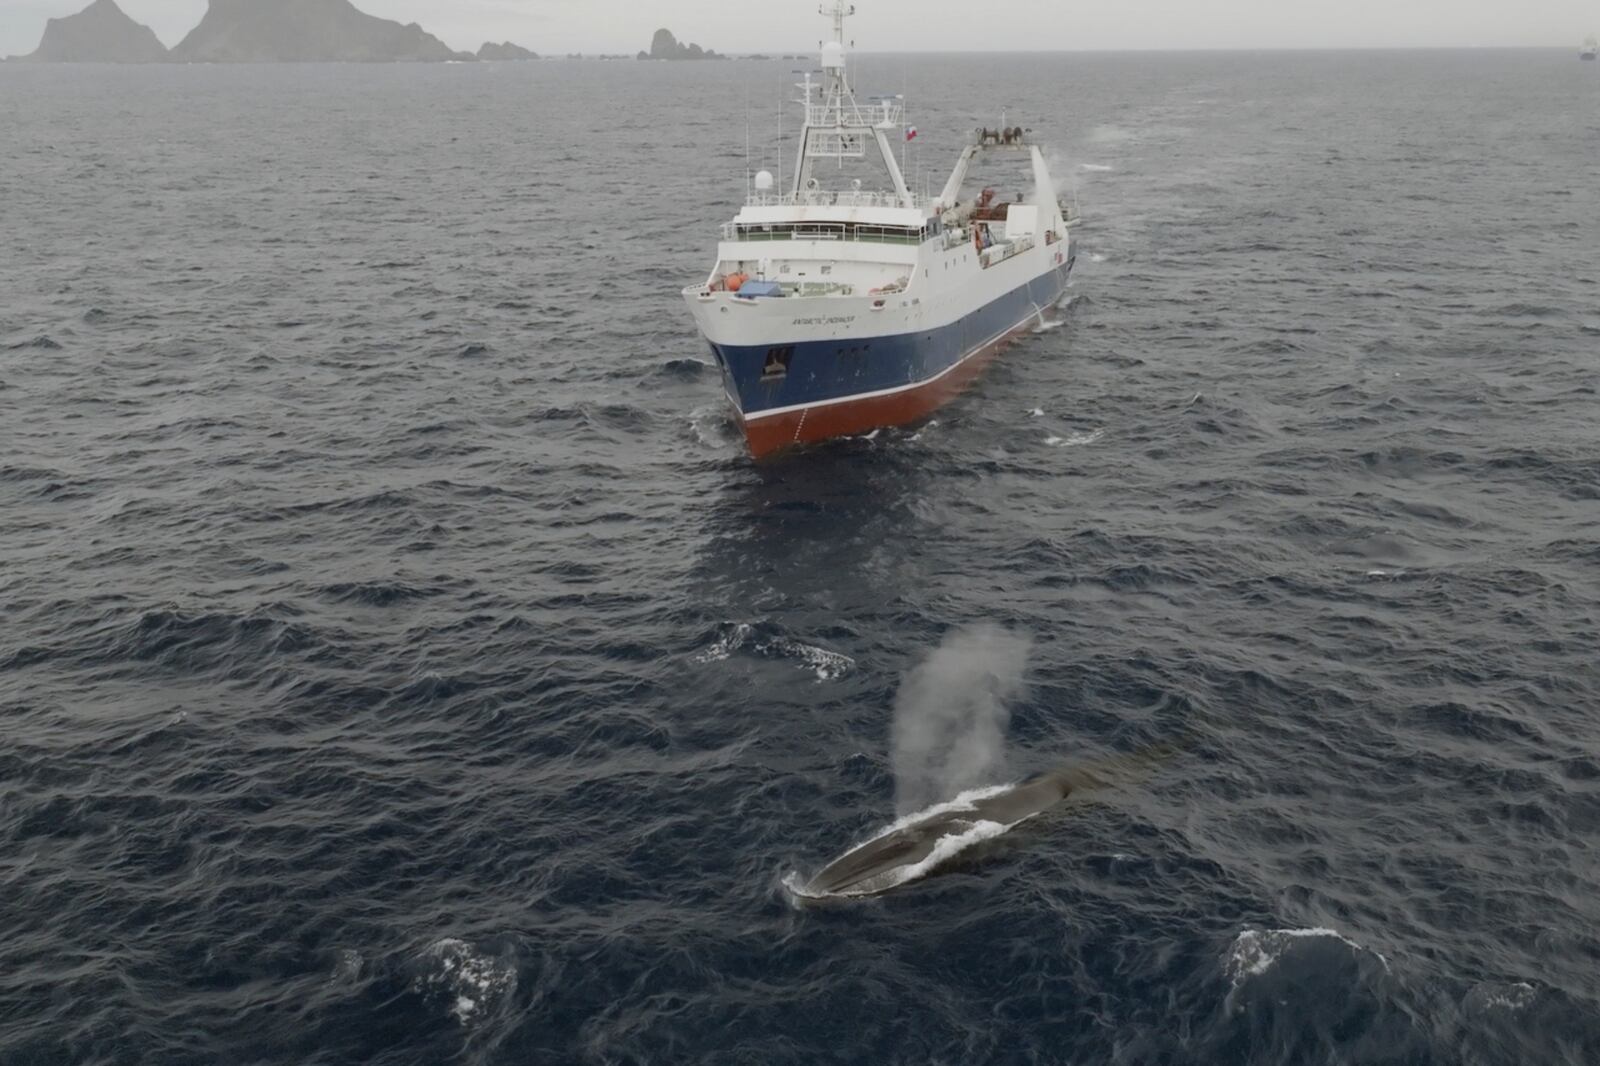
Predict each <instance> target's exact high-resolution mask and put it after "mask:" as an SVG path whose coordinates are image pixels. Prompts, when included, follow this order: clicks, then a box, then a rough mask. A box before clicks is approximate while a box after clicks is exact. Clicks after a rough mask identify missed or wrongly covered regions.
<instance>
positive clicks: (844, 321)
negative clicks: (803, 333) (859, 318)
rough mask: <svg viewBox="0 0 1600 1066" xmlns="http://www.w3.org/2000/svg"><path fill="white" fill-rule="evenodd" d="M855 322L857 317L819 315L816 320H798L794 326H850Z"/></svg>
mask: <svg viewBox="0 0 1600 1066" xmlns="http://www.w3.org/2000/svg"><path fill="white" fill-rule="evenodd" d="M855 320H856V316H855V315H833V316H832V317H827V318H825V317H822V316H820V315H819V316H817V317H814V318H797V319H795V320H794V324H795V325H797V326H848V325H849V324H850V323H852V322H854V321H855Z"/></svg>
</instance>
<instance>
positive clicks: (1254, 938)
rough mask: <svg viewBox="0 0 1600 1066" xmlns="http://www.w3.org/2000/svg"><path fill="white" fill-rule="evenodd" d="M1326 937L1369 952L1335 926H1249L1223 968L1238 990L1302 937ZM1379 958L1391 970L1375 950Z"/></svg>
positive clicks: (1232, 948)
mask: <svg viewBox="0 0 1600 1066" xmlns="http://www.w3.org/2000/svg"><path fill="white" fill-rule="evenodd" d="M1319 937H1327V938H1331V939H1334V940H1337V941H1339V942H1340V943H1343V944H1346V945H1348V946H1349V947H1350V948H1352V949H1353V950H1355V951H1367V949H1366V948H1364V947H1362V946H1361V945H1360V944H1357V943H1356V942H1355V941H1354V940H1351V939H1350V938H1349V937H1347V936H1345V935H1344V934H1343V933H1340V932H1339V931H1337V930H1335V929H1266V930H1262V929H1246V930H1244V931H1243V932H1241V933H1240V934H1239V935H1238V936H1236V937H1234V939H1233V945H1232V947H1230V948H1229V950H1228V955H1227V957H1226V958H1225V959H1224V960H1223V969H1224V970H1225V971H1226V973H1227V975H1228V977H1229V979H1230V980H1231V981H1232V983H1233V988H1234V989H1238V987H1239V985H1240V983H1241V982H1243V981H1244V980H1245V979H1246V978H1250V977H1260V976H1261V975H1262V974H1264V973H1266V972H1267V971H1269V970H1271V969H1272V968H1273V966H1275V965H1277V963H1278V960H1279V959H1281V958H1282V957H1283V953H1284V952H1285V951H1288V950H1289V949H1290V948H1291V947H1292V946H1293V945H1294V944H1296V943H1297V942H1299V941H1301V940H1306V939H1312V938H1319ZM1372 955H1373V956H1374V957H1376V958H1377V960H1378V961H1379V962H1381V963H1383V968H1384V969H1385V970H1387V969H1389V960H1388V959H1386V958H1384V957H1383V956H1382V955H1380V954H1378V953H1377V952H1375V951H1374V952H1372Z"/></svg>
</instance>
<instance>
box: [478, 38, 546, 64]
mask: <svg viewBox="0 0 1600 1066" xmlns="http://www.w3.org/2000/svg"><path fill="white" fill-rule="evenodd" d="M478 58H479V59H487V60H511V59H538V58H539V53H538V52H530V51H528V49H526V48H523V47H522V46H521V45H517V44H512V43H511V42H510V41H503V42H501V43H500V44H495V43H494V42H493V41H485V42H484V45H483V47H482V48H480V49H478Z"/></svg>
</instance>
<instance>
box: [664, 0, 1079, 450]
mask: <svg viewBox="0 0 1600 1066" xmlns="http://www.w3.org/2000/svg"><path fill="white" fill-rule="evenodd" d="M854 10H855V9H854V7H852V6H847V5H846V4H845V3H844V2H843V0H835V2H834V3H833V5H832V7H831V8H824V9H823V10H822V13H823V14H825V15H828V16H830V17H831V18H832V21H833V30H834V35H833V40H831V41H829V42H828V43H826V44H825V45H824V46H823V48H822V55H821V68H822V69H821V75H820V80H816V79H815V78H814V77H813V75H811V74H807V75H806V76H805V80H804V82H803V83H802V84H801V85H800V86H799V88H800V89H801V92H802V96H801V99H800V101H799V102H800V104H801V105H802V106H803V108H804V112H805V122H804V125H803V126H802V128H801V131H800V134H799V144H798V147H797V152H796V163H795V167H794V170H793V173H792V178H791V180H790V182H789V184H788V186H787V187H786V188H783V189H779V188H777V187H776V182H775V181H774V180H773V178H772V175H770V174H768V173H766V172H762V173H761V174H759V175H757V176H756V179H755V181H754V184H753V188H752V190H751V192H750V194H749V196H748V200H747V202H746V204H745V206H744V208H743V209H742V210H741V211H739V213H738V214H737V215H736V216H735V217H734V219H733V220H732V221H731V222H729V223H727V224H726V225H724V226H723V228H722V239H721V241H720V242H719V244H718V246H717V261H716V264H715V266H713V268H712V269H711V271H710V273H709V275H708V276H707V278H706V280H705V281H704V282H703V283H701V284H699V285H695V286H692V287H690V288H688V289H686V290H684V297H685V299H686V301H687V303H688V305H689V308H690V310H691V312H692V313H693V315H694V317H695V321H696V324H697V325H698V326H699V328H700V331H701V332H702V333H703V334H704V335H705V337H706V339H707V340H708V341H709V342H710V343H711V346H712V348H713V350H714V351H715V352H716V354H717V358H718V362H719V364H720V365H721V366H722V369H723V371H724V381H725V384H726V386H727V390H728V393H729V397H730V399H731V400H732V401H733V403H734V404H735V406H736V408H737V409H738V411H739V413H740V415H741V417H742V419H743V421H744V422H745V424H746V428H747V429H749V428H750V427H751V426H752V424H753V423H754V422H757V421H759V420H762V419H773V418H778V417H780V416H783V415H793V414H794V413H795V412H796V411H803V410H806V409H810V408H820V407H822V406H827V405H840V404H848V403H851V402H852V401H855V400H859V399H862V398H863V397H864V396H865V398H869V399H870V398H874V397H877V396H880V395H882V394H884V393H885V391H886V390H889V391H893V390H913V389H917V388H922V387H924V386H927V385H928V384H929V383H930V381H931V380H932V379H933V377H934V376H935V375H948V374H950V373H952V372H954V371H955V370H956V368H957V366H958V364H960V363H961V362H963V361H965V360H966V359H967V358H969V357H971V356H973V355H976V354H980V352H981V350H982V349H983V347H984V346H985V345H988V344H990V343H992V342H993V341H995V340H997V339H999V338H1000V337H1002V336H1004V335H1009V334H1010V333H1011V332H1014V331H1015V330H1016V329H1018V328H1020V327H1022V326H1024V325H1027V324H1029V323H1030V322H1031V321H1032V320H1033V319H1034V318H1036V317H1039V318H1042V316H1043V315H1044V312H1045V309H1046V306H1047V305H1048V304H1053V303H1054V302H1056V301H1057V300H1058V299H1059V298H1060V295H1061V289H1062V288H1063V287H1064V285H1065V275H1066V272H1067V270H1068V269H1070V265H1071V254H1070V242H1069V227H1070V226H1071V225H1072V223H1073V222H1074V221H1075V219H1074V218H1073V217H1072V216H1073V212H1071V211H1070V210H1069V209H1068V208H1067V207H1066V205H1065V204H1063V203H1062V202H1061V201H1060V199H1059V198H1058V195H1057V193H1056V188H1055V184H1054V181H1053V179H1052V177H1051V174H1050V171H1049V167H1048V165H1047V163H1046V161H1045V157H1044V153H1043V152H1042V151H1041V150H1040V149H1039V147H1038V146H1036V145H1034V144H1032V143H1031V141H1030V138H1029V137H1028V135H1027V132H1026V131H1025V130H1023V129H1021V128H1020V127H1017V128H1007V129H1001V130H987V129H985V130H979V131H975V133H974V135H973V137H972V138H971V142H970V143H969V145H968V146H967V147H966V148H965V150H964V151H963V152H962V153H961V156H960V158H959V159H958V160H957V163H956V166H955V169H954V172H953V173H952V174H951V175H950V178H949V181H948V182H947V183H946V184H945V186H944V188H943V190H942V191H941V192H940V193H939V194H938V195H937V196H918V195H917V194H916V193H914V192H913V191H912V190H911V189H910V188H909V187H908V186H907V183H906V178H905V175H904V173H903V172H902V169H901V166H900V163H899V161H898V160H897V159H896V156H895V149H896V147H898V146H899V145H901V144H904V143H905V142H906V140H907V139H908V138H910V137H914V136H916V133H915V131H914V130H913V129H910V128H908V127H907V126H906V125H905V115H904V102H903V100H901V99H899V98H897V97H889V98H884V99H879V100H874V101H870V102H868V103H861V102H860V101H859V100H858V99H857V97H856V95H855V92H854V90H853V88H852V86H851V84H850V79H849V76H848V73H847V70H846V47H845V36H844V23H845V19H846V18H847V17H848V16H849V15H851V14H853V13H854ZM979 160H985V161H994V160H1000V161H1002V162H1003V161H1010V162H1011V163H1012V164H1014V167H1013V169H1014V170H1016V171H1020V174H1018V175H1017V177H1019V178H1020V179H1021V181H1019V184H1021V185H1023V186H1024V189H1025V191H1023V192H1020V193H1014V194H1012V195H1011V196H1010V197H997V196H996V194H995V193H994V192H993V191H992V190H984V191H983V192H982V193H976V194H973V195H970V196H969V195H968V194H966V193H965V192H964V187H965V185H966V182H967V178H968V174H969V170H970V168H972V166H973V165H974V163H976V162H978V161H979ZM869 162H876V164H877V167H876V168H875V169H876V174H877V179H876V180H877V181H878V182H879V183H880V184H879V186H878V187H877V188H868V187H866V184H865V182H864V181H863V178H862V176H860V174H859V171H860V170H861V169H862V168H863V167H864V166H865V165H866V164H867V163H869ZM852 171H855V172H856V173H854V174H853V175H852V173H851V172H852ZM830 179H832V184H830ZM1050 279H1059V284H1057V283H1056V282H1055V281H1054V280H1050ZM1041 281H1045V282H1047V283H1044V284H1041ZM997 316H998V317H997ZM974 330H976V331H977V332H978V333H981V334H982V335H981V336H976V337H975V336H973V335H972V333H973V331H974ZM952 331H955V332H954V333H952ZM957 334H959V336H956V335H957ZM917 338H925V341H926V343H925V344H920V342H919V344H920V347H923V348H926V350H925V351H909V352H908V344H909V343H910V342H912V341H915V340H916V339H917ZM953 342H955V343H956V344H957V347H959V348H960V350H959V351H953V350H950V349H951V344H952V343H953ZM874 345H876V348H875V349H874V347H873V346H874ZM830 346H831V347H830ZM835 349H836V350H837V351H839V352H845V353H848V352H850V351H851V350H852V349H856V350H857V351H861V350H865V351H866V355H867V356H868V358H869V360H871V359H873V357H874V353H875V352H886V351H888V350H891V349H892V350H893V351H894V352H896V353H897V354H896V355H895V356H894V359H895V360H897V365H895V366H890V365H888V364H886V363H885V362H884V360H885V359H887V358H888V356H887V355H879V356H876V359H875V361H869V362H866V363H864V364H862V365H855V364H850V365H844V366H842V367H839V368H835V367H832V366H830V365H825V364H824V361H823V359H822V356H823V355H825V354H827V353H829V352H831V351H833V350H835ZM773 351H776V352H777V353H778V354H777V355H775V356H774V355H772V354H771V353H772V352H773ZM752 353H753V354H752ZM785 353H787V361H785ZM798 354H805V355H807V359H803V360H801V362H802V363H809V364H810V365H806V366H796V365H794V360H795V359H796V358H797V355H798ZM812 356H814V357H815V358H811V357H812ZM756 358H760V359H763V360H764V361H763V363H762V366H761V367H760V368H756V369H754V370H753V369H752V368H751V367H749V366H746V365H744V363H745V362H746V361H748V360H750V359H756ZM777 363H782V365H781V366H778V365H777ZM898 364H904V365H898ZM797 372H803V373H804V375H805V380H804V381H801V380H799V377H798V374H797ZM779 379H781V380H779ZM775 384H781V385H782V386H783V387H781V388H779V387H774V385H775ZM857 386H859V388H858V387H857ZM880 406H881V405H880ZM808 438H809V434H805V435H803V436H802V437H797V439H808ZM751 439H752V444H755V443H756V438H755V436H754V435H752V438H751ZM758 450H760V449H758Z"/></svg>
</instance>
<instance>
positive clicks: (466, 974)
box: [411, 937, 517, 1025]
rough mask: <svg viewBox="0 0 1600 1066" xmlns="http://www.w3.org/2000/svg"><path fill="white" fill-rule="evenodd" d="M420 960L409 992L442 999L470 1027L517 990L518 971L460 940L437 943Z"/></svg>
mask: <svg viewBox="0 0 1600 1066" xmlns="http://www.w3.org/2000/svg"><path fill="white" fill-rule="evenodd" d="M419 961H420V962H421V968H420V970H419V972H418V973H417V976H416V978H415V979H414V980H413V981H412V982H411V990H412V991H413V992H416V993H418V994H420V995H424V996H430V997H437V998H439V999H442V1000H443V1001H444V1002H445V1005H446V1009H448V1010H449V1012H450V1014H451V1016H452V1017H454V1018H455V1020H456V1021H457V1022H458V1023H460V1024H461V1025H469V1024H471V1023H472V1022H473V1021H474V1020H475V1019H476V1018H477V1017H478V1016H479V1015H480V1014H481V1013H483V1011H484V1010H486V1009H488V1008H489V1007H491V1006H493V1005H494V1004H495V1003H497V1002H499V1001H500V1000H501V999H502V998H503V997H504V996H506V995H507V994H508V993H510V992H511V991H513V990H514V989H515V988H516V987H517V971H516V969H515V968H514V967H513V966H512V965H511V964H510V963H509V962H508V961H506V960H504V959H498V958H495V957H494V956H491V955H486V954H483V953H481V952H478V951H474V950H473V948H472V947H471V945H469V944H467V943H466V942H465V941H462V940H456V939H454V938H450V937H447V938H445V939H443V940H440V941H438V942H436V943H435V944H433V945H432V946H431V947H429V948H428V949H427V950H426V951H424V952H423V953H422V957H421V959H420V960H419Z"/></svg>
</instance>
